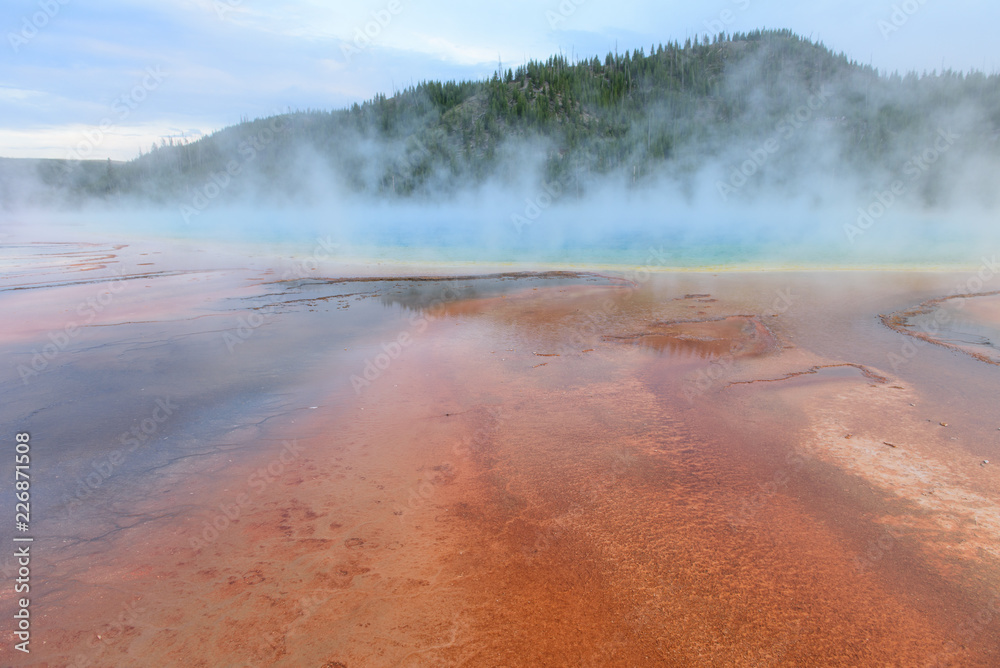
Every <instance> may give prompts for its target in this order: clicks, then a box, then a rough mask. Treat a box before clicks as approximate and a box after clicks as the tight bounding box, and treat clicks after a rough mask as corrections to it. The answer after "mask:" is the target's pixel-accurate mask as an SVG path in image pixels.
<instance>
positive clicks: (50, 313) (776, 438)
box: [0, 247, 1000, 667]
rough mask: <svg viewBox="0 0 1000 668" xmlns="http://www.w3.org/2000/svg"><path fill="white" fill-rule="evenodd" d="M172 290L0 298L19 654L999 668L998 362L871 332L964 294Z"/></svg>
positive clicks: (426, 285) (718, 285)
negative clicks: (29, 498)
mask: <svg viewBox="0 0 1000 668" xmlns="http://www.w3.org/2000/svg"><path fill="white" fill-rule="evenodd" d="M99 250H100V249H94V253H95V254H96V253H97V252H98V251H99ZM46 252H48V251H46ZM88 252H90V251H88ZM101 252H103V251H101ZM115 253H116V258H115V261H116V262H120V263H125V264H127V265H128V266H129V267H138V266H139V265H145V263H146V262H153V263H154V264H153V267H152V269H153V270H155V271H160V272H170V271H174V270H176V269H178V267H177V266H174V265H173V264H172V263H170V262H165V261H164V260H162V259H160V258H159V256H157V259H150V258H152V257H153V256H151V255H140V253H139V250H138V249H132V248H130V247H117V248H115ZM140 260H141V262H140ZM88 262H89V261H88ZM15 264H16V263H15ZM104 264H105V265H107V268H106V269H105V270H94V271H107V272H109V273H108V274H106V276H111V275H112V274H111V273H110V272H113V271H116V270H118V269H120V266H119V267H116V266H115V265H114V263H113V262H110V261H104ZM146 269H147V267H145V266H143V267H142V269H141V270H140V269H129V270H128V271H126V272H125V273H126V274H128V273H129V272H130V271H135V272H139V271H141V272H145V271H146ZM182 269H183V271H184V273H183V274H173V275H161V276H156V277H152V276H150V277H143V278H136V279H133V280H130V281H129V282H128V286H129V287H127V288H125V289H122V290H120V291H119V292H115V293H113V294H112V293H111V291H110V289H109V288H106V287H102V286H101V285H100V284H99V283H95V284H84V285H70V284H68V283H69V281H68V280H67V275H68V273H67V272H68V271H69V270H67V269H65V268H64V267H62V266H60V267H59V268H50V269H48V270H46V271H47V272H48V273H46V274H45V277H44V279H39V284H40V285H41V284H43V283H44V284H46V285H48V284H49V283H54V282H58V283H67V284H66V285H62V286H61V287H47V288H45V289H42V288H39V289H37V290H35V289H26V290H18V291H8V292H0V302H2V303H4V305H7V306H8V307H10V305H12V304H15V303H17V304H18V305H19V306H20V305H22V304H23V305H25V306H27V305H28V301H30V302H31V304H30V305H31V308H32V309H33V310H32V312H31V313H32V316H31V318H32V324H31V326H18V327H13V326H12V327H9V328H6V329H5V334H4V337H3V338H2V339H0V347H2V349H3V352H4V353H5V359H9V360H12V364H10V365H8V367H6V368H5V369H3V370H2V373H3V374H4V375H3V380H4V388H5V389H4V390H2V391H3V393H4V396H3V408H2V411H3V419H4V423H5V424H10V425H12V426H13V428H14V429H17V430H29V431H31V433H32V442H33V443H34V444H35V446H34V447H36V448H37V453H36V454H37V456H38V463H37V464H36V466H37V468H36V469H34V470H35V471H36V473H37V475H38V481H37V488H33V490H35V489H37V492H36V493H37V495H38V496H37V499H38V504H39V505H38V508H37V513H38V516H37V522H36V524H35V527H34V528H35V530H36V541H37V542H36V547H37V568H38V571H37V572H38V574H39V575H38V582H37V583H36V585H35V588H34V589H33V592H32V595H33V597H34V599H33V600H34V603H33V605H34V606H35V608H34V610H35V612H34V614H36V615H37V626H36V628H37V629H38V637H39V638H41V639H44V641H45V644H44V645H42V644H39V649H38V653H37V654H33V656H32V661H30V662H27V661H25V660H24V659H23V657H19V656H13V655H12V654H11V653H10V651H9V648H8V647H5V648H4V649H3V650H0V651H2V652H4V654H3V655H2V657H0V660H2V662H3V663H4V664H10V665H39V663H40V662H42V661H47V662H49V663H50V664H51V665H80V666H83V665H100V666H104V665H109V666H110V665H149V664H150V663H155V664H156V665H165V666H172V665H178V666H179V665H183V666H214V665H254V666H257V665H275V666H301V665H316V666H352V667H354V666H430V665H466V666H493V665H509V666H539V665H546V666H548V665H567V666H645V665H650V666H653V665H676V666H692V665H693V666H698V665H705V666H714V665H727V666H728V665H733V666H778V665H842V666H857V665H942V666H943V665H963V666H992V665H996V664H997V660H998V658H1000V636H998V631H1000V598H998V596H1000V578H998V574H1000V568H998V565H1000V548H997V545H1000V521H998V520H997V519H996V518H997V517H1000V509H998V508H997V504H996V501H995V499H997V498H1000V483H998V480H997V477H996V473H995V470H996V469H995V468H994V467H993V466H992V465H981V462H982V460H984V459H987V458H992V459H1000V457H996V454H995V452H996V447H997V443H998V437H997V434H1000V431H997V429H998V428H1000V424H994V422H995V411H994V412H991V409H990V407H991V406H992V397H994V396H995V388H996V383H997V380H998V377H997V375H996V367H994V366H992V365H988V364H983V363H981V362H979V361H976V360H974V359H971V358H961V356H956V355H947V354H945V355H941V354H940V353H942V352H946V351H940V350H935V348H934V347H932V346H927V347H924V348H923V349H921V351H920V354H919V355H916V356H913V357H912V358H910V359H908V362H907V364H906V365H902V366H895V367H894V366H893V364H892V361H891V360H892V358H891V357H889V355H890V354H894V353H895V352H896V351H898V350H899V349H900V346H901V345H903V343H904V342H905V341H907V340H909V337H907V336H905V335H903V334H900V333H899V332H896V331H894V330H893V329H890V328H887V327H883V326H882V325H881V324H880V323H879V320H878V318H877V314H878V313H880V312H891V311H892V310H893V308H891V306H892V305H894V304H900V303H903V304H906V303H914V304H915V303H921V302H923V301H926V299H928V297H927V296H926V295H927V294H935V290H940V291H941V292H942V293H947V286H948V285H950V283H949V282H948V279H946V278H944V277H936V276H920V277H911V276H903V275H886V276H884V277H881V280H880V281H878V283H877V284H878V285H880V291H879V292H877V293H875V292H872V291H871V288H870V287H869V286H870V285H871V284H872V281H871V280H870V279H869V278H868V277H864V278H863V280H862V279H855V278H854V277H852V276H844V277H839V276H835V277H831V276H830V275H816V276H813V275H808V274H786V275H754V276H752V277H747V276H727V275H719V276H712V275H697V274H687V275H674V274H664V275H662V276H655V277H653V278H652V279H650V280H649V281H646V282H642V283H636V282H630V281H625V280H620V279H615V278H613V277H612V278H608V277H603V276H598V275H592V274H586V273H582V274H572V273H566V272H554V273H541V274H538V273H536V274H524V275H518V274H502V275H494V276H490V277H477V276H434V277H411V278H399V277H392V276H390V277H385V278H374V277H371V276H369V277H366V278H356V279H355V278H351V279H345V278H338V277H337V276H328V277H317V278H308V279H303V278H295V279H294V280H279V281H276V280H275V277H276V274H278V272H276V271H275V272H268V271H266V270H252V271H251V270H232V269H230V270H221V269H219V268H217V267H213V266H211V263H210V262H203V263H201V266H190V265H189V266H184V267H182ZM11 271H12V272H14V274H16V273H17V272H19V271H21V270H20V269H19V268H18V267H14V268H13V269H12V270H11ZM73 271H76V270H75V269H74V270H73ZM12 275H13V274H12ZM17 280H22V278H18V279H17ZM834 284H835V285H834ZM5 285H6V284H5ZM147 286H148V287H147ZM831 286H833V287H831ZM101 290H108V292H107V294H109V295H112V296H113V298H112V299H110V300H107V299H106V301H107V303H104V304H101V302H100V301H99V300H100V298H101V295H102V294H105V293H103V292H101ZM24 295H31V296H32V299H31V300H26V299H25V297H24ZM776 295H784V296H782V297H780V298H779V297H778V296H776ZM788 295H792V296H791V297H789V296H788ZM88 299H92V300H98V301H97V302H96V303H97V304H98V305H100V306H101V309H100V311H99V312H98V311H96V309H95V315H94V317H93V318H92V319H91V320H90V321H89V322H83V319H85V317H86V316H85V315H81V314H79V313H77V306H78V305H79V304H80V303H83V304H87V303H88V302H87V300H88ZM18 300H21V301H18ZM969 301H970V302H972V301H974V300H969ZM896 308H898V306H897V307H896ZM977 308H978V307H977ZM984 308H985V307H984ZM967 314H975V318H985V317H986V316H984V315H982V314H981V313H980V312H979V311H976V310H975V309H972V308H970V309H969V310H968V311H967ZM967 317H970V318H971V317H973V316H972V315H968V316H967ZM70 318H73V319H78V320H80V322H79V323H78V324H79V328H78V329H77V330H74V333H73V334H69V333H67V332H68V331H69V330H67V329H66V323H67V319H70ZM53 332H55V333H56V339H58V340H59V342H60V343H59V345H56V347H55V349H54V354H52V355H51V356H46V355H45V354H44V352H43V346H45V345H46V344H47V343H51V342H53V338H52V337H51V336H50V334H51V333H53ZM62 336H64V337H65V340H64V339H63V338H62ZM53 345H55V344H53ZM49 352H53V350H50V351H49ZM39 353H41V358H39V359H38V360H36V363H35V365H34V366H33V363H32V360H33V358H34V357H35V355H36V354H39ZM956 358H958V359H959V361H958V362H956V361H955V360H956ZM39 360H40V361H39ZM22 368H23V369H27V370H28V374H27V375H26V376H25V375H23V372H22V370H21V369H22ZM958 399H960V401H959V400H958ZM5 503H8V502H5ZM5 535H8V534H5ZM8 537H9V535H8ZM4 566H6V567H8V568H9V566H10V562H9V560H8V561H7V562H4V561H3V559H0V567H4ZM10 596H11V594H10V592H9V590H8V591H6V593H4V594H3V598H2V604H3V605H4V606H6V607H9V606H11V605H12V603H13V601H12V600H11V598H10ZM6 607H5V610H6Z"/></svg>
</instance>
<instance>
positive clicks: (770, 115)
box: [40, 30, 1000, 204]
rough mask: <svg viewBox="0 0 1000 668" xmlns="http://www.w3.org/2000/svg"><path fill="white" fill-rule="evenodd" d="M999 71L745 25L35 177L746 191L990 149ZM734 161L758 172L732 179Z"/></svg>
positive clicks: (137, 190)
mask: <svg viewBox="0 0 1000 668" xmlns="http://www.w3.org/2000/svg"><path fill="white" fill-rule="evenodd" d="M998 84H1000V76H998V75H996V74H993V75H986V74H984V73H978V72H973V73H963V72H953V71H944V72H934V73H924V74H915V73H911V74H906V75H903V76H901V75H898V74H892V75H885V74H882V73H879V72H878V71H876V70H874V69H872V68H871V67H868V66H864V65H860V64H858V63H856V62H854V61H852V60H850V59H849V58H848V57H847V56H845V55H843V54H835V53H833V52H831V51H830V50H829V49H827V48H826V47H825V46H823V45H821V44H816V43H813V42H811V41H809V40H807V39H803V38H801V37H799V36H797V35H795V34H793V33H791V32H790V31H785V30H776V31H772V30H758V31H755V32H752V33H746V34H743V33H737V34H732V35H718V36H716V37H715V38H712V39H709V38H704V39H702V40H700V41H695V42H692V41H688V42H686V43H684V44H683V45H682V44H679V43H676V42H672V43H668V44H662V45H654V46H651V47H650V49H649V51H645V50H637V51H633V52H631V53H630V52H624V53H610V54H608V55H606V56H605V57H604V58H603V59H600V58H597V57H594V58H591V59H584V60H579V61H576V62H571V61H570V60H568V59H567V58H565V57H564V56H553V57H551V58H549V59H548V60H546V61H545V62H536V61H532V62H529V63H528V64H526V65H522V66H519V67H517V68H509V67H506V66H505V65H503V64H500V65H499V66H498V68H497V71H496V72H495V74H494V75H493V76H492V78H490V79H488V80H485V81H460V82H455V81H450V82H444V83H442V82H434V81H428V82H424V83H421V84H419V85H415V86H412V87H410V88H408V89H406V90H403V91H401V92H397V93H396V94H394V95H393V96H392V97H387V96H385V95H377V96H376V97H375V98H374V99H372V100H371V101H368V102H365V103H364V104H360V105H359V104H355V105H354V106H352V107H351V108H349V109H341V110H333V111H325V110H307V111H296V112H292V113H287V114H283V115H280V116H274V117H270V118H261V119H256V120H247V121H246V122H243V123H240V124H238V125H235V126H232V127H228V128H225V129H223V130H220V131H218V132H216V133H214V134H212V135H211V136H207V137H205V138H202V139H200V140H198V141H195V142H191V143H184V144H181V145H177V144H164V145H160V146H157V147H155V148H154V149H153V150H151V151H149V152H146V153H144V154H142V155H140V156H139V157H137V158H136V159H134V160H132V161H130V162H127V163H114V164H111V163H108V164H106V165H103V164H102V165H101V166H100V167H99V168H96V169H95V168H93V167H91V168H87V167H86V165H81V164H79V163H77V164H72V163H67V164H66V165H64V166H63V167H64V168H63V169H53V168H52V166H51V165H49V166H48V167H46V169H45V170H42V171H43V172H44V173H43V174H41V175H40V178H41V179H42V180H43V181H44V182H45V183H46V184H47V186H52V187H59V188H61V189H62V191H63V192H64V193H65V194H66V195H67V197H68V200H69V201H72V200H74V199H76V198H77V197H79V196H95V197H101V198H112V199H114V200H116V201H121V200H132V199H138V200H153V201H158V202H164V203H174V202H177V201H181V202H185V201H189V200H191V199H192V198H197V197H199V195H204V196H207V197H209V198H216V197H217V198H221V199H227V198H234V199H235V198H238V197H242V196H246V195H248V194H253V195H254V196H258V197H262V196H275V197H285V198H288V197H304V198H309V197H316V196H317V193H324V192H326V193H330V192H334V193H339V194H343V195H345V196H346V195H362V196H373V197H378V198H418V199H419V198H427V197H434V198H439V197H442V196H447V195H448V194H449V193H455V192H457V191H460V190H463V189H467V188H474V187H476V186H477V185H478V184H483V183H492V182H498V183H518V182H520V181H519V180H520V179H523V178H524V174H525V173H526V171H533V173H534V174H535V176H534V177H533V178H535V179H536V182H537V180H539V179H542V180H549V179H561V180H562V181H563V182H565V183H566V184H567V187H568V188H570V189H573V188H576V189H578V190H580V189H583V188H585V187H586V184H593V183H596V182H600V181H602V180H603V181H609V182H612V183H615V184H619V185H623V186H625V187H628V188H642V187H643V186H644V185H655V184H659V183H662V182H664V181H665V180H666V181H672V182H675V183H677V184H679V185H680V186H682V187H684V186H685V184H687V185H688V186H689V187H693V186H692V185H691V184H692V183H693V182H694V180H695V179H696V176H697V175H701V176H702V177H704V176H705V175H706V174H708V175H709V176H708V179H709V182H710V183H712V184H714V186H715V187H716V188H717V189H719V190H720V191H725V188H726V187H727V186H731V188H730V191H725V192H728V194H730V195H732V196H733V197H752V196H754V195H755V193H759V192H760V191H761V190H762V189H765V188H777V187H783V186H787V185H788V184H794V182H795V180H796V178H798V175H800V174H801V173H802V171H803V169H804V168H808V169H820V170H826V171H828V172H829V175H830V176H834V177H837V176H842V177H845V178H846V177H848V176H850V177H860V179H859V180H860V181H864V180H866V179H868V180H871V179H875V180H877V179H879V178H883V177H884V176H885V175H889V176H891V175H892V174H895V173H899V172H900V170H902V169H904V164H905V163H906V161H907V160H909V159H911V158H912V157H913V154H914V153H916V154H918V155H919V152H920V151H921V150H923V149H925V148H926V147H933V146H934V145H935V141H938V144H940V141H939V140H938V137H939V136H940V133H942V132H945V133H951V134H949V135H947V136H948V137H950V138H951V143H950V144H948V146H947V149H946V150H948V151H949V152H950V153H951V156H950V158H951V159H955V158H954V156H958V155H961V156H963V159H964V160H966V161H967V160H969V159H971V158H970V156H974V157H975V159H976V160H991V161H992V160H995V159H996V157H997V155H998V153H1000V146H998V137H1000V85H998ZM939 149H940V146H939ZM939 153H942V151H939ZM748 160H749V161H752V162H753V163H754V164H753V165H751V164H749V163H748V162H747V161H748ZM741 165H742V167H741ZM740 169H742V170H743V173H744V176H746V175H747V173H748V172H749V173H751V174H752V175H754V176H755V178H754V179H752V183H750V184H749V185H748V186H747V187H742V186H743V181H746V180H747V179H741V178H740V175H739V174H738V173H737V172H739V170H740ZM757 172H760V173H761V174H766V176H765V177H764V178H757V176H759V175H757ZM211 184H215V185H214V186H213V185H211ZM946 187H947V183H946V182H945V181H944V180H942V179H941V178H937V179H936V178H933V175H931V177H930V178H927V179H925V180H924V181H923V182H922V183H921V185H920V189H921V190H920V192H921V194H922V196H923V198H924V200H925V201H926V203H928V204H933V203H934V202H935V201H936V199H938V198H939V197H940V196H941V192H942V189H944V188H946ZM724 198H725V195H724ZM203 199H204V197H203Z"/></svg>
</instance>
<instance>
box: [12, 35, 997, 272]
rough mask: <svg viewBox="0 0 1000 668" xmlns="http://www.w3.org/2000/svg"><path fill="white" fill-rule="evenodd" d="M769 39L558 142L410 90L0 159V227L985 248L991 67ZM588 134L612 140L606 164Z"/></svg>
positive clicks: (479, 244) (605, 244) (433, 249)
mask: <svg viewBox="0 0 1000 668" xmlns="http://www.w3.org/2000/svg"><path fill="white" fill-rule="evenodd" d="M782 44H784V43H783V42H775V43H774V44H773V45H772V44H768V45H765V46H764V47H762V48H760V49H758V50H757V51H756V52H755V53H754V55H752V56H748V57H744V58H742V59H741V60H739V62H738V64H735V65H731V66H727V68H726V70H725V76H724V78H723V81H722V84H721V86H720V88H719V89H720V91H721V100H722V102H721V104H720V106H719V107H717V108H716V109H715V113H717V114H719V113H721V114H724V115H725V116H726V118H725V119H724V122H717V123H716V122H711V119H708V118H706V113H707V112H706V110H704V109H703V110H699V109H697V108H693V107H692V105H693V104H698V103H699V102H698V100H692V98H690V97H684V96H681V95H673V96H671V95H666V96H661V98H662V99H658V100H657V101H655V102H649V103H648V104H646V105H644V106H643V107H642V112H641V113H635V114H631V115H626V114H624V113H623V114H618V115H617V116H616V115H615V114H613V113H611V114H608V115H607V117H606V118H599V119H595V120H594V122H593V124H592V125H591V128H592V131H591V132H588V134H587V136H584V137H582V138H580V137H577V138H576V139H574V140H573V142H575V143H573V145H572V149H568V148H567V146H569V145H570V143H572V142H570V140H569V139H568V138H567V136H565V135H564V134H562V133H561V132H559V131H557V132H554V133H550V134H548V135H542V134H539V133H536V132H535V131H533V130H531V129H530V128H525V127H511V128H509V131H505V132H504V133H503V135H502V137H503V138H502V140H501V141H499V142H497V143H491V142H489V141H483V140H482V137H481V135H479V134H477V131H476V129H475V128H476V126H475V123H477V122H480V121H477V120H475V119H476V118H477V116H478V118H482V114H483V110H484V109H485V105H486V101H485V100H484V99H483V94H480V95H478V96H474V97H469V98H468V99H467V100H466V101H465V102H463V104H462V105H461V107H460V111H456V110H454V109H453V110H450V111H448V112H445V113H444V114H442V113H441V112H440V111H439V110H438V108H437V107H436V106H435V104H434V103H433V102H432V100H430V99H429V98H428V97H427V96H426V95H423V94H421V93H420V92H419V91H410V92H408V93H406V94H404V95H402V96H400V97H399V98H396V99H394V100H388V101H386V100H384V99H378V100H376V101H375V104H395V105H396V108H397V110H398V113H397V114H396V116H395V117H394V119H393V122H392V127H391V128H388V129H387V128H384V127H379V126H378V125H377V122H376V120H374V119H375V116H373V115H369V116H368V117H366V116H365V113H364V110H361V111H359V110H355V112H354V113H353V115H350V114H349V112H334V113H333V114H329V115H324V114H317V113H295V114H286V115H281V116H276V117H272V118H270V119H259V120H258V121H255V122H253V123H250V124H247V125H245V126H240V127H238V128H230V129H227V130H225V131H221V132H219V133H216V135H214V136H213V137H210V138H209V139H208V140H206V141H203V142H199V143H198V144H196V145H195V146H194V147H185V149H184V150H181V149H168V148H164V149H160V150H159V151H157V152H155V153H154V154H153V155H147V156H145V157H143V158H141V159H139V160H137V161H134V162H133V163H129V164H127V165H122V164H117V163H116V164H108V165H101V166H100V167H96V166H95V165H92V164H75V165H74V164H70V165H67V166H63V167H60V168H59V169H56V168H55V167H54V166H53V165H51V164H47V163H42V162H38V163H33V164H32V163H26V162H20V161H19V162H17V163H14V162H10V161H0V196H2V201H3V207H2V208H3V213H2V216H3V221H4V225H5V226H11V225H16V224H17V223H21V224H38V223H37V221H40V220H44V221H48V222H49V223H53V222H54V223H56V224H58V223H60V222H62V223H68V222H69V221H74V222H83V223H84V224H85V225H87V226H89V227H88V229H96V230H101V231H103V232H107V233H108V234H114V233H116V232H120V231H128V232H129V233H136V231H137V230H141V232H142V233H145V234H147V235H150V236H157V235H158V236H180V237H191V238H214V239H223V240H245V241H262V242H276V241H281V242H287V243H291V244H293V245H295V244H297V245H300V246H301V247H303V248H305V247H307V246H308V245H309V244H310V243H311V242H312V241H313V240H314V239H316V238H318V237H321V238H324V239H329V240H332V241H333V242H335V243H337V244H340V248H341V249H342V251H343V252H344V253H345V254H348V255H351V254H353V255H355V256H358V257H368V258H380V259H385V260H410V259H412V260H424V261H449V262H459V261H481V262H494V263H499V262H518V261H520V262H528V263H538V264H552V263H569V264H578V265H579V264H587V263H591V264H639V263H642V262H644V261H646V260H645V258H647V256H648V254H649V252H650V250H651V249H653V250H655V251H656V252H657V253H658V254H659V255H658V257H660V258H661V259H660V260H659V261H658V266H690V267H697V266H702V267H704V266H719V265H729V266H738V265H746V264H752V265H768V266H791V265H804V264H817V263H818V264H826V265H870V264H893V263H905V262H923V263H928V262H930V263H938V264H943V263H967V262H978V261H979V254H981V251H982V249H983V248H995V247H996V245H997V242H998V241H1000V227H998V226H997V225H996V224H995V220H996V213H995V212H996V206H997V199H996V198H997V195H996V193H997V192H1000V169H998V166H1000V165H998V158H1000V129H998V126H1000V117H998V116H997V114H996V111H995V110H996V109H997V108H998V103H1000V77H998V76H996V75H993V76H985V75H982V74H978V73H973V74H960V73H950V72H946V73H942V74H936V75H929V76H924V77H917V76H916V75H907V76H906V77H899V76H898V75H893V76H891V77H885V76H878V75H877V73H875V72H874V71H871V70H869V69H867V68H861V67H857V66H851V67H847V66H844V67H842V68H839V69H836V70H835V71H825V70H824V66H823V65H822V64H820V65H816V63H817V62H821V61H820V60H816V58H818V56H816V57H815V58H814V55H815V54H813V52H812V51H810V49H812V50H815V51H817V52H818V51H819V47H818V46H815V45H809V46H808V48H806V49H804V50H800V51H797V52H795V54H796V55H797V56H798V57H797V58H790V57H789V56H788V55H787V54H785V53H784V52H783V51H782V48H783V46H782ZM741 48H744V47H742V46H741V45H740V44H738V43H734V45H733V46H732V47H730V50H731V51H733V52H735V51H737V50H739V49H741ZM684 53H688V50H684ZM803 54H806V55H805V56H803ZM810 54H812V55H810ZM803 58H804V59H803ZM845 62H846V61H845ZM776 68H777V70H778V71H779V75H778V76H776V77H775V76H764V75H762V73H768V72H773V71H774V70H775V69H776ZM761 81H767V82H768V83H767V85H761V84H760V82H761ZM518 85H519V84H518V82H517V81H515V82H513V86H514V88H513V89H514V90H516V87H517V86H518ZM970 91H971V92H972V93H971V94H970ZM651 92H652V91H650V89H649V84H648V83H646V82H643V81H641V80H640V81H638V83H637V84H636V85H635V86H634V89H633V92H632V95H634V96H644V95H650V94H651ZM654 97H655V96H654ZM720 109H721V111H720ZM368 111H371V108H369V109H368ZM337 114H340V116H337ZM348 116H349V119H348V120H346V121H345V120H343V118H347V117H348ZM338 118H339V119H341V120H336V119H338ZM470 118H471V119H473V120H472V121H471V122H470V121H469V119H470ZM859 118H861V119H862V120H861V121H860V122H859V121H858V120H857V119H859ZM470 123H471V124H470ZM609 128H610V129H609ZM605 131H609V132H610V131H613V132H615V133H616V136H617V137H618V138H619V145H620V146H622V147H625V151H624V153H619V154H618V155H615V156H614V159H613V160H609V159H608V146H609V144H608V143H607V142H606V141H605V140H604V139H603V138H602V134H601V133H602V132H605ZM622 138H624V139H622ZM455 156H460V158H456V157H455ZM872 156H875V158H876V159H874V160H873V159H872ZM185 160H186V161H187V163H185V162H184V161H185ZM102 168H103V173H102ZM60 170H61V172H60ZM57 172H59V173H57ZM102 179H105V180H106V182H107V183H106V188H107V190H106V192H104V193H103V195H101V196H95V195H94V193H95V192H100V189H101V187H102ZM124 186H127V187H124ZM83 192H85V193H86V194H85V195H84V194H81V193H83Z"/></svg>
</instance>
